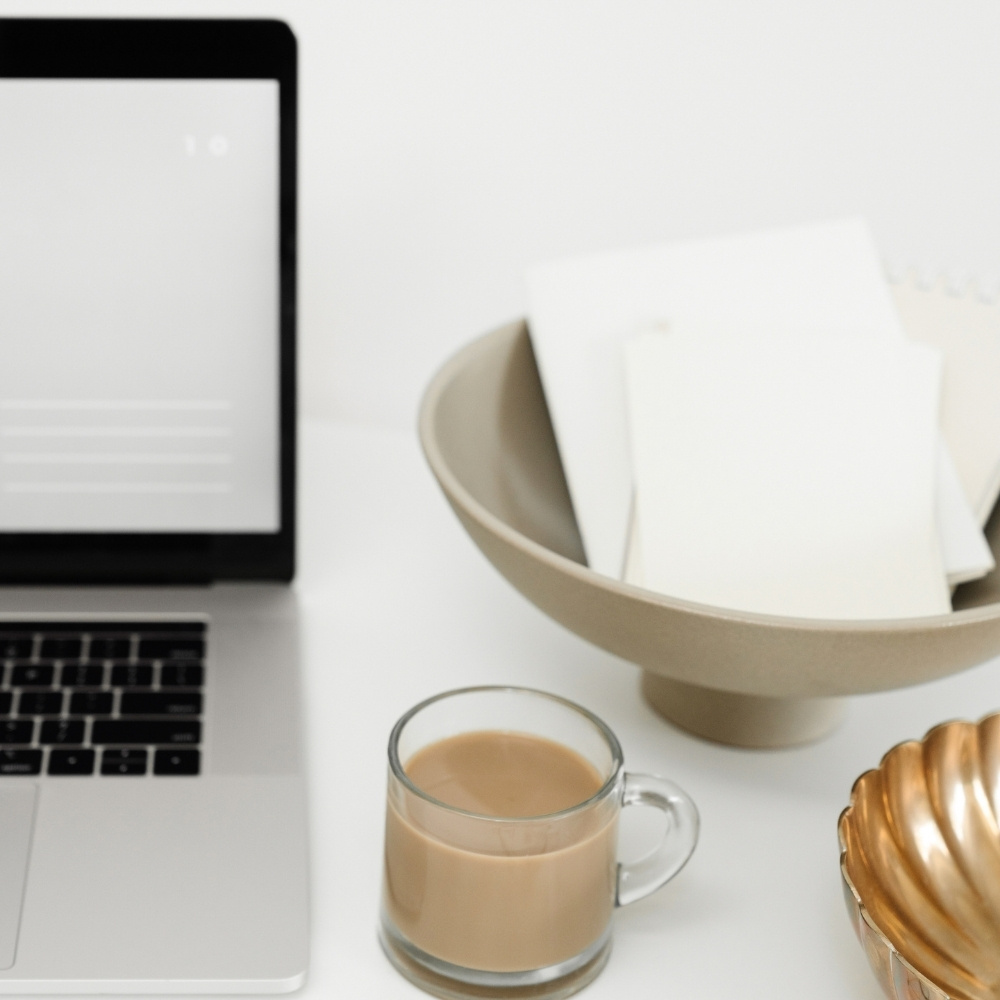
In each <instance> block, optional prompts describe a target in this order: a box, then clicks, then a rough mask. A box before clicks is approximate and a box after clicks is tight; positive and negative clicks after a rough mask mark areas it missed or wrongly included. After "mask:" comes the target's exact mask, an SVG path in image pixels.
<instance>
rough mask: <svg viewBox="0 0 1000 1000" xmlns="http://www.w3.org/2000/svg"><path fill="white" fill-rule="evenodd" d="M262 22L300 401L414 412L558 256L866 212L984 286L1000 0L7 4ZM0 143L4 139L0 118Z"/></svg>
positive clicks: (401, 419) (890, 254) (992, 232)
mask: <svg viewBox="0 0 1000 1000" xmlns="http://www.w3.org/2000/svg"><path fill="white" fill-rule="evenodd" d="M0 14H30V15H33V16H41V15H47V14H75V15H81V14H95V15H99V14H131V15H134V16H142V15H181V14H194V15H204V16H208V15H222V16H239V15H248V16H249V15H254V16H259V15H265V16H277V17H283V18H284V19H286V20H288V21H289V22H290V23H291V25H292V27H293V28H294V30H295V32H296V34H297V35H298V38H299V43H300V56H301V73H302V76H301V79H302V95H301V109H302V118H301V144H300V152H301V192H302V197H301V233H302V238H301V261H302V264H301V272H300V273H301V285H300V307H301V309H300V315H301V342H302V368H301V382H302V391H303V401H304V410H305V412H306V413H310V414H313V415H327V416H336V417H340V418H345V419H348V420H354V421H369V422H378V423H382V424H389V425H397V426H406V427H411V426H412V425H413V421H414V419H415V413H416V408H417V404H418V401H419V397H420V393H421V390H422V388H423V385H424V384H425V382H426V381H427V379H428V378H429V377H430V375H431V374H432V373H433V371H434V370H435V368H436V367H437V366H438V365H439V364H440V363H441V361H443V359H444V358H445V357H446V356H447V355H448V354H449V353H450V352H452V351H453V350H454V349H456V348H457V347H458V346H459V345H460V344H462V343H463V342H465V341H466V340H468V339H470V338H472V337H473V336H475V335H476V334H478V333H480V332H483V331H485V330H486V329H488V328H490V327H491V326H494V325H497V324H499V323H501V322H503V321H505V320H507V319H509V318H512V317H514V316H517V315H521V314H523V312H524V309H525V292H524V285H523V273H524V270H525V268H526V267H527V266H529V265H530V264H531V263H533V262H534V261H537V260H540V259H544V258H547V257H550V256H555V255H562V254H568V253H575V252H581V251H589V250H596V249H602V248H609V247H616V246H625V245H633V244H641V243H647V242H654V241H660V240H669V239H675V238H682V237H689V236H701V235H711V234H717V233H725V232H733V231H740V230H745V229H751V228H755V227H761V226H770V225H782V224H791V223H802V222H810V221H814V220H817V219H823V218H829V217H834V216H839V215H845V214H858V213H860V214H863V215H865V216H867V217H868V219H869V221H870V222H871V224H872V227H873V229H874V231H875V234H876V238H877V240H878V242H879V245H880V248H881V250H882V252H883V254H884V256H885V259H886V262H887V266H888V267H889V268H890V269H891V270H894V271H898V270H901V269H903V268H906V267H915V268H917V269H918V270H919V271H920V272H921V273H922V274H924V275H925V276H927V277H931V276H934V275H937V274H939V273H944V274H945V275H946V276H947V277H948V279H949V280H950V281H951V282H952V283H954V284H956V285H962V284H964V283H965V282H966V281H967V280H969V279H977V280H978V281H979V283H980V285H981V287H982V288H983V289H984V290H985V291H986V292H987V293H989V294H996V292H997V289H998V287H1000V130H998V124H1000V4H998V3H996V0H905V2H904V0H753V2H749V3H747V2H743V3H740V2H738V0H286V2H284V3H280V2H271V3H263V2H250V0H211V2H209V0H204V2H194V0H169V2H168V0H103V2H97V0H72V2H59V3H57V2H53V0H0ZM0 141H2V133H0Z"/></svg>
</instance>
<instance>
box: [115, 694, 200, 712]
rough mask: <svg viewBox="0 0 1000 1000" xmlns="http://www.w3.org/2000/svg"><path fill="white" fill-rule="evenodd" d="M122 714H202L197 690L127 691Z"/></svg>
mask: <svg viewBox="0 0 1000 1000" xmlns="http://www.w3.org/2000/svg"><path fill="white" fill-rule="evenodd" d="M118 711H119V714H120V715H200V714H201V694H200V693H199V692H197V691H191V692H186V691H125V692H123V694H122V703H121V707H120V708H119V710H118Z"/></svg>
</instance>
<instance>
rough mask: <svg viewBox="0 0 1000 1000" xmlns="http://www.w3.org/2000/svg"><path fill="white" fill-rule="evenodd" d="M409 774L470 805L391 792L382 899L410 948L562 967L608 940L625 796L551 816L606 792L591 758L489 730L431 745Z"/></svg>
mask: <svg viewBox="0 0 1000 1000" xmlns="http://www.w3.org/2000/svg"><path fill="white" fill-rule="evenodd" d="M404 769H405V772H406V774H407V777H408V778H409V779H410V780H411V781H412V782H413V783H414V784H415V785H416V786H417V787H418V788H420V789H421V790H422V791H424V792H426V793H427V795H430V796H432V797H433V798H434V799H436V800H437V801H438V802H443V803H445V804H446V805H448V806H452V807H453V809H454V810H462V811H453V810H449V809H443V808H441V807H440V806H439V805H434V804H432V803H430V802H428V801H427V800H426V799H423V798H421V797H420V796H418V795H414V794H413V792H412V791H409V790H407V789H403V788H402V786H399V788H398V789H397V790H396V793H395V794H390V796H389V803H388V809H387V811H386V838H385V865H386V870H385V879H384V898H383V905H384V907H385V909H386V912H387V915H388V916H389V918H390V919H391V920H392V922H393V923H394V924H395V926H396V927H397V928H398V930H399V931H401V932H402V933H403V935H405V937H406V938H407V939H409V941H410V942H411V943H412V944H414V945H416V946H417V948H419V949H421V950H422V951H425V952H427V953H429V954H430V955H433V956H435V957H436V958H439V959H443V960H445V961H447V962H451V963H454V964H455V965H460V966H465V967H467V968H473V969H483V970H491V971H496V972H511V971H520V970H527V969H538V968H543V967H546V966H551V965H555V964H557V963H560V962H564V961H566V960H567V959H570V958H572V957H573V956H576V955H579V954H580V953H581V952H582V951H584V949H586V948H587V947H589V946H590V945H591V944H593V943H594V942H595V941H597V939H598V938H600V937H601V935H602V934H603V933H604V931H605V929H606V928H607V926H608V921H609V919H610V916H611V911H612V909H613V906H614V898H615V871H616V863H615V847H616V832H617V824H616V810H617V803H616V802H611V801H609V802H608V804H607V806H606V807H602V808H596V809H586V810H580V815H578V816H577V815H575V814H573V813H570V814H568V815H567V814H563V815H562V816H561V817H551V815H550V814H553V813H559V812H561V811H562V810H566V809H571V808H572V807H573V806H576V805H579V804H580V803H581V802H584V801H586V800H587V799H589V798H590V797H591V796H592V795H594V793H595V792H597V791H598V790H599V789H600V788H601V786H602V784H603V779H602V777H601V775H600V774H599V773H598V772H597V770H596V769H595V768H594V767H593V765H591V764H590V763H589V762H588V761H587V760H585V759H584V758H583V757H582V756H580V755H579V754H577V753H576V752H575V751H573V750H571V749H569V748H568V747H565V746H563V745H562V744H559V743H555V742H553V741H551V740H547V739H544V738H542V737H538V736H533V735H522V734H516V733H508V732H495V731H482V732H468V733H463V734H461V735H459V736H453V737H449V738H447V739H443V740H440V741H438V742H436V743H431V744H430V745H428V746H425V747H423V748H422V749H420V750H419V751H417V752H416V753H415V754H414V755H413V756H412V757H411V758H410V759H409V760H408V761H406V762H405V764H404ZM610 798H613V797H609V799H610ZM471 814H475V815H471ZM484 817H515V818H518V821H516V822H510V820H508V821H507V822H496V821H495V820H491V819H489V818H484Z"/></svg>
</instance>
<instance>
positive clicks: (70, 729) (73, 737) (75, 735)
mask: <svg viewBox="0 0 1000 1000" xmlns="http://www.w3.org/2000/svg"><path fill="white" fill-rule="evenodd" d="M38 742H39V743H82V742H83V719H46V720H45V721H44V722H43V723H42V731H41V733H40V734H39V737H38Z"/></svg>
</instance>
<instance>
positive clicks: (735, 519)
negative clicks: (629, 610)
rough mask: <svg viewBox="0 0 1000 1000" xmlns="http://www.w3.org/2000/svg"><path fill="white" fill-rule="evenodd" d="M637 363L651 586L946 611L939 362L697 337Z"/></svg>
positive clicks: (637, 423)
mask: <svg viewBox="0 0 1000 1000" xmlns="http://www.w3.org/2000/svg"><path fill="white" fill-rule="evenodd" d="M626 352H627V353H626V378H627V386H628V402H629V419H630V429H631V435H630V438H631V442H632V464H633V468H634V470H635V478H636V514H637V518H638V523H639V524H640V525H641V531H640V532H639V533H638V539H639V546H640V549H641V553H640V561H641V565H642V572H643V575H644V584H645V586H647V587H648V588H650V589H652V590H656V591H658V592H661V593H664V594H668V595H670V596H673V597H679V598H683V599H686V600H690V601H694V602H697V603H701V604H708V605H711V606H714V607H722V608H731V609H735V610H742V611H751V612H757V613H762V614H775V615H790V616H794V617H803V618H822V619H831V618H833V619H884V618H908V617H920V616H923V615H934V614H943V613H946V612H947V611H949V610H950V607H951V605H950V600H949V593H948V588H947V585H946V582H945V575H944V572H943V568H942V564H941V558H940V550H939V546H938V541H937V532H936V527H935V515H934V492H935V491H934V482H935V468H936V460H937V439H938V435H937V416H938V396H939V392H940V359H939V356H938V355H937V353H936V352H934V351H931V350H930V349H928V348H925V347H921V346H917V345H909V344H905V343H896V344H892V343H882V342H879V341H874V340H872V339H870V338H869V339H866V340H862V339H856V338H844V337H839V336H838V337H825V336H820V337H805V338H804V337H774V338H772V337H760V338H756V337H755V338H753V339H748V338H746V337H743V336H737V337H724V336H719V337H717V336H712V335H708V336H706V335H704V334H701V335H688V334H683V333H674V334H667V335H664V334H649V335H645V336H640V337H638V338H636V339H634V340H632V341H631V342H630V343H629V344H628V345H627V347H626Z"/></svg>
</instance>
